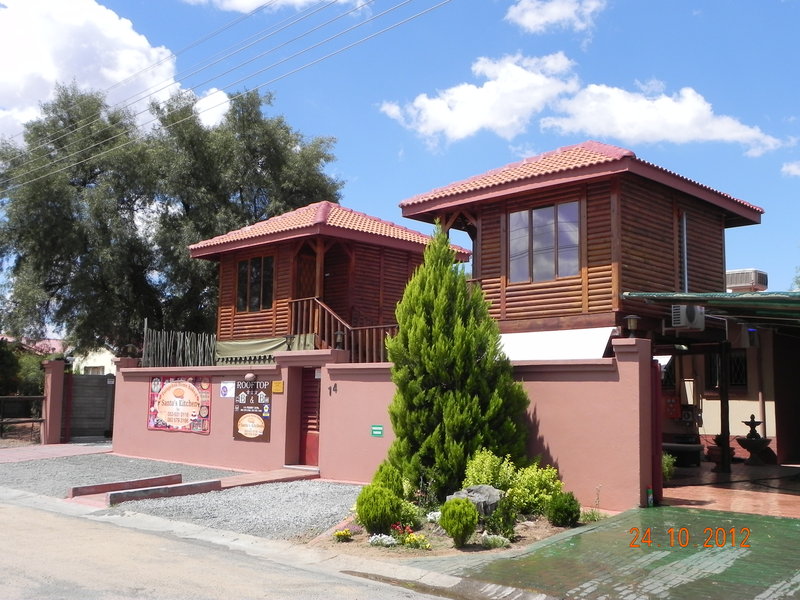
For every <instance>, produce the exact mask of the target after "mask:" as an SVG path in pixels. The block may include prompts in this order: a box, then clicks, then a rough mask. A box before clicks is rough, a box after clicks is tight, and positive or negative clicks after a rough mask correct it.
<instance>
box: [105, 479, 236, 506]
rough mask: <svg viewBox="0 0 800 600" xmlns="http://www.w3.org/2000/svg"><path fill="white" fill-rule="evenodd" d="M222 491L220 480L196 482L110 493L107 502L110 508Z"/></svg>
mask: <svg viewBox="0 0 800 600" xmlns="http://www.w3.org/2000/svg"><path fill="white" fill-rule="evenodd" d="M221 489H222V483H221V482H220V480H219V479H212V480H209V481H194V482H191V483H177V484H175V485H160V486H155V487H146V488H137V489H130V490H120V491H116V492H108V493H107V494H106V500H107V503H108V505H109V506H113V505H115V504H119V503H120V502H127V501H129V500H148V499H151V498H169V497H172V496H188V495H190V494H204V493H206V492H216V491H219V490H221Z"/></svg>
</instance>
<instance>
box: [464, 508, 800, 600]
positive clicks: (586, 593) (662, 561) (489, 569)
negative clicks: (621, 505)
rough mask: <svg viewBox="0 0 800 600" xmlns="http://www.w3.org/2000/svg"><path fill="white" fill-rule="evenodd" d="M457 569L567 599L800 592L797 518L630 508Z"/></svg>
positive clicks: (799, 526)
mask: <svg viewBox="0 0 800 600" xmlns="http://www.w3.org/2000/svg"><path fill="white" fill-rule="evenodd" d="M637 546H638V547H637ZM461 575H462V576H467V577H470V578H473V579H479V580H483V581H487V582H492V583H498V584H503V585H508V586H514V587H517V588H522V589H528V590H535V591H539V592H544V593H546V594H549V595H552V596H556V597H565V598H581V599H584V598H585V599H600V598H608V599H625V600H628V599H631V600H632V599H638V598H659V599H693V598H704V599H717V598H719V599H720V600H722V599H725V600H730V599H740V598H753V599H758V600H766V599H773V598H800V520H798V519H786V518H778V517H764V516H758V515H745V514H740V513H729V512H718V511H709V510H696V509H687V508H673V507H657V508H650V509H638V510H631V511H628V512H625V513H622V514H620V515H617V516H615V517H611V518H609V519H605V520H603V521H600V522H599V523H596V524H594V525H592V526H589V527H583V528H579V529H575V530H572V531H570V532H569V533H568V535H562V536H557V537H555V538H551V539H550V540H544V541H542V542H540V543H538V544H534V545H533V546H531V547H530V548H528V549H526V551H525V552H524V553H523V554H520V555H517V556H515V557H513V558H503V559H498V560H493V561H491V562H487V563H485V564H480V565H473V566H471V567H467V568H466V569H464V570H461Z"/></svg>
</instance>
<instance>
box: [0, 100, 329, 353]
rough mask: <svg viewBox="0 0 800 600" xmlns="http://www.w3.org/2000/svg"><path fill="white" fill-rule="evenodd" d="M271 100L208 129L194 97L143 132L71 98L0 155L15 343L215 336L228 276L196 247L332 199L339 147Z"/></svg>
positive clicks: (237, 108)
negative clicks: (294, 124)
mask: <svg viewBox="0 0 800 600" xmlns="http://www.w3.org/2000/svg"><path fill="white" fill-rule="evenodd" d="M270 103H271V98H270V97H269V96H267V97H261V96H259V94H258V93H256V92H248V93H245V94H242V95H240V96H238V97H234V98H232V99H231V107H230V110H229V112H228V114H227V116H226V117H225V119H224V120H223V122H221V123H220V124H219V125H217V126H215V127H205V126H204V125H203V124H202V123H201V122H200V120H199V118H198V116H197V114H196V112H195V110H194V97H193V96H191V95H189V94H186V93H183V94H177V95H175V96H173V97H172V98H170V99H169V100H168V101H166V102H164V103H162V104H153V105H152V107H151V109H152V112H153V114H154V115H155V117H156V118H157V122H158V126H156V127H154V128H152V129H151V130H148V131H144V130H142V129H140V128H139V127H137V124H136V122H135V120H134V118H133V116H131V115H130V114H129V113H127V112H125V111H124V110H121V109H116V108H112V107H109V106H108V105H107V104H106V103H105V100H104V97H103V96H102V94H99V93H95V92H86V91H81V90H79V89H78V88H77V87H76V86H75V85H71V86H59V87H58V88H57V91H56V95H55V98H54V99H53V100H52V101H51V102H48V103H46V104H43V105H42V116H41V117H40V118H39V119H37V120H35V121H32V122H30V123H28V124H27V125H26V127H25V133H24V146H23V147H21V148H19V147H16V146H14V145H12V144H11V143H9V142H4V143H2V144H0V198H4V197H5V198H6V206H5V219H4V220H2V221H0V240H2V241H0V261H2V263H3V264H5V265H6V267H7V270H8V271H9V273H8V275H9V289H8V290H7V295H6V299H5V304H6V306H4V308H5V310H4V311H3V312H4V314H5V315H6V317H5V318H4V319H3V321H2V322H1V323H0V326H1V327H3V329H5V330H6V331H8V332H9V333H11V334H13V335H15V336H19V337H21V336H26V337H30V338H34V339H35V338H39V337H42V334H43V333H44V331H45V329H46V328H47V327H53V326H55V327H61V328H64V329H65V331H66V333H67V335H68V337H69V339H70V341H71V342H72V343H73V344H74V345H75V347H76V349H77V350H79V351H80V350H88V349H93V348H97V347H100V346H107V347H111V348H112V349H115V350H117V351H119V350H121V349H122V348H124V347H125V346H127V345H128V344H134V345H140V344H141V335H142V323H143V320H144V319H145V318H147V319H148V320H149V322H150V324H151V325H152V326H155V327H165V328H169V329H185V330H191V331H212V330H213V323H214V317H215V311H216V289H217V282H216V269H215V268H214V265H213V264H212V263H209V262H207V261H198V260H192V259H191V258H190V256H189V252H188V250H187V246H188V245H189V244H192V243H196V242H198V241H201V240H203V239H207V238H209V237H213V236H215V235H220V234H222V233H225V232H227V231H230V230H231V229H235V228H239V227H243V226H245V225H248V224H250V223H252V222H254V221H258V220H262V219H265V218H268V217H270V216H273V215H275V214H280V213H282V212H285V211H287V210H291V209H294V208H297V207H299V206H303V205H305V204H308V203H310V202H315V201H318V200H321V199H325V200H331V201H336V200H337V199H338V190H339V187H340V183H339V182H337V181H336V180H334V179H332V178H331V177H329V176H327V175H326V174H325V173H324V171H323V169H324V167H325V165H326V164H327V163H329V162H330V161H331V160H332V159H333V156H332V154H331V152H330V149H331V147H332V143H333V142H332V140H331V139H327V138H315V139H312V140H306V139H305V138H304V137H303V136H302V135H301V134H299V133H298V132H296V131H295V130H293V129H292V128H291V127H290V126H289V125H288V124H287V123H286V122H285V121H284V120H283V119H282V118H281V117H268V116H266V115H265V114H264V110H265V107H267V106H269V104H270Z"/></svg>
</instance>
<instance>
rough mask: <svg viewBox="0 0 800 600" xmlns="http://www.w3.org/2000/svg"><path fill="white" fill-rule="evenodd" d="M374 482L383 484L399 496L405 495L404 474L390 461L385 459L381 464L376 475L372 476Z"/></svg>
mask: <svg viewBox="0 0 800 600" xmlns="http://www.w3.org/2000/svg"><path fill="white" fill-rule="evenodd" d="M372 483H373V484H374V485H382V486H383V487H385V488H386V489H387V490H389V491H390V492H392V493H393V494H394V495H395V496H397V497H398V498H404V497H405V496H404V495H403V476H402V475H401V474H400V471H398V470H397V467H395V466H394V465H392V464H391V463H390V462H389V461H386V460H385V461H383V462H382V463H381V464H380V466H379V467H378V470H377V471H375V475H373V476H372Z"/></svg>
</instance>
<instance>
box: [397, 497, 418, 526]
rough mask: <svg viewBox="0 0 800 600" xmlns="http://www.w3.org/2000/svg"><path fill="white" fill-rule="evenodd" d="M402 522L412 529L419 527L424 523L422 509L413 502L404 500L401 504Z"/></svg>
mask: <svg viewBox="0 0 800 600" xmlns="http://www.w3.org/2000/svg"><path fill="white" fill-rule="evenodd" d="M400 523H402V524H403V525H408V526H409V527H411V529H419V528H420V527H422V525H423V523H424V514H423V512H422V509H420V507H419V506H417V505H416V504H414V503H413V502H409V501H408V500H402V501H401V504H400Z"/></svg>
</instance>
